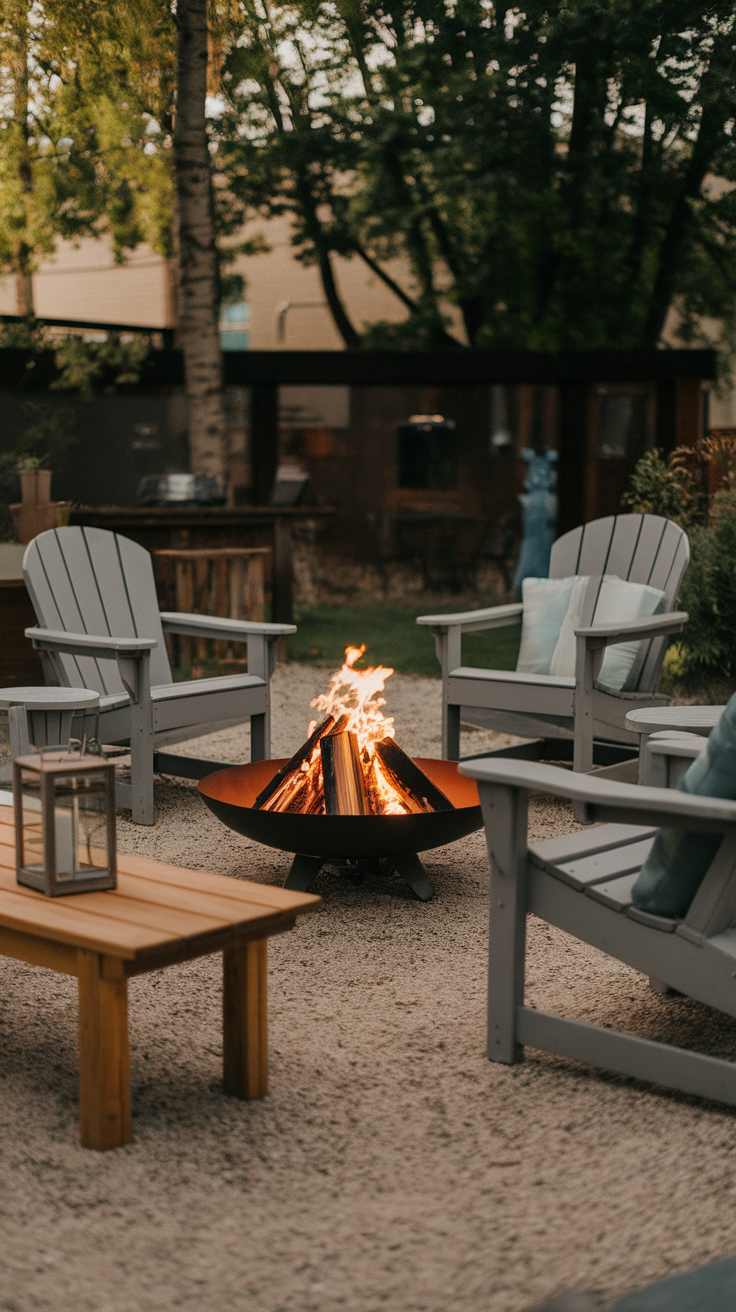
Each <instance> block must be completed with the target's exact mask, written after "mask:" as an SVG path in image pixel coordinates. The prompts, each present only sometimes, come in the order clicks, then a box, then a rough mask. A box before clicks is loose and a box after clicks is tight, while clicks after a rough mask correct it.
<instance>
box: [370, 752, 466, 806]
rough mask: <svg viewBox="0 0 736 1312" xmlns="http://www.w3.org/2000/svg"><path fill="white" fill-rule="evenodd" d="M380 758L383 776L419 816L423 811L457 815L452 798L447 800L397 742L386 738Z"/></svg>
mask: <svg viewBox="0 0 736 1312" xmlns="http://www.w3.org/2000/svg"><path fill="white" fill-rule="evenodd" d="M376 756H377V757H378V760H379V762H380V765H381V771H382V773H383V774H384V775H385V777H386V779H387V780H388V782H389V783H390V784H391V786H392V788H394V789H395V790H396V792H397V793H398V794H399V798H400V800H401V801H402V802H404V804H405V805H408V806H409V807H410V809H411V811H412V812H413V813H414V814H415V815H416V814H418V813H419V812H421V811H454V809H455V808H454V806H453V804H452V802H451V801H450V799H449V797H445V794H444V793H443V792H442V790H441V789H440V788H438V787H437V785H436V784H434V783H432V780H431V779H430V778H429V775H426V774H425V773H424V771H423V770H422V769H421V768H420V767H419V766H418V765H417V764H416V762H415V761H412V759H411V757H410V756H407V754H406V752H403V751H402V750H401V748H400V747H399V745H398V743H396V742H394V739H393V738H382V739H381V741H380V742H378V743H376Z"/></svg>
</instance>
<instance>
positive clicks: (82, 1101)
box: [77, 948, 133, 1150]
mask: <svg viewBox="0 0 736 1312" xmlns="http://www.w3.org/2000/svg"><path fill="white" fill-rule="evenodd" d="M77 976H78V979H79V1129H80V1138H81V1142H82V1147H83V1148H97V1149H99V1150H104V1149H106V1148H120V1147H121V1146H122V1145H123V1144H124V1143H130V1140H131V1139H132V1137H133V1136H132V1130H131V1123H130V1055H129V1049H128V981H127V979H126V977H125V973H124V969H123V963H122V961H120V959H119V958H117V957H101V956H100V954H99V953H98V952H88V951H86V950H85V949H83V948H79V949H77Z"/></svg>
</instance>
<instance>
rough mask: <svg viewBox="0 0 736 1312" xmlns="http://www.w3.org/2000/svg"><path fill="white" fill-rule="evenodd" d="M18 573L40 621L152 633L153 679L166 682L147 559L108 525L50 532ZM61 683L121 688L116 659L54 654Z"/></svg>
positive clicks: (107, 690)
mask: <svg viewBox="0 0 736 1312" xmlns="http://www.w3.org/2000/svg"><path fill="white" fill-rule="evenodd" d="M23 575H24V578H25V581H26V587H27V588H28V592H29V594H30V597H31V601H32V602H33V608H34V610H35V612H36V617H37V619H38V623H39V626H40V627H41V628H44V629H61V630H63V631H64V632H66V633H89V634H91V635H94V636H96V637H107V636H108V635H109V636H110V637H113V638H155V639H156V642H157V644H158V645H157V646H156V647H154V649H153V651H152V652H151V683H152V684H154V685H156V684H166V683H171V667H170V666H169V658H168V656H167V653H166V645H165V642H164V635H163V629H162V627H161V616H160V613H159V607H158V599H157V596H156V583H155V580H154V577H153V566H152V563H151V556H150V554H149V552H147V551H146V550H145V548H143V547H140V546H138V544H137V543H136V542H131V540H130V539H129V538H124V537H119V536H118V534H117V533H111V532H109V531H108V530H107V529H100V528H82V527H76V526H70V527H68V528H57V529H50V530H49V531H48V532H47V533H40V534H39V535H38V537H36V538H34V539H33V541H32V542H30V543H29V544H28V547H27V549H26V552H25V555H24V557H23ZM56 660H57V661H58V663H59V665H60V666H61V669H62V671H63V675H64V681H65V683H66V684H67V685H68V686H69V687H72V688H79V687H82V688H90V689H92V690H93V691H95V692H99V693H101V694H102V695H105V694H114V693H124V692H125V689H124V687H123V684H122V681H121V678H120V675H119V673H118V667H117V662H116V661H115V660H114V659H113V660H110V659H105V660H103V659H100V658H98V657H92V656H57V657H56Z"/></svg>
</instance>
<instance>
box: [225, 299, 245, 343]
mask: <svg viewBox="0 0 736 1312" xmlns="http://www.w3.org/2000/svg"><path fill="white" fill-rule="evenodd" d="M249 323H250V306H249V305H246V303H245V301H237V302H235V303H233V304H229V305H222V306H220V342H221V344H222V349H223V351H247V350H248V347H249V344H250V333H249V332H248V324H249Z"/></svg>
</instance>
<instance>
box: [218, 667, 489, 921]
mask: <svg viewBox="0 0 736 1312" xmlns="http://www.w3.org/2000/svg"><path fill="white" fill-rule="evenodd" d="M363 650H364V648H348V649H347V652H346V662H345V664H344V665H343V667H342V669H341V670H340V671H339V672H338V673H337V674H335V675H334V676H333V678H332V682H331V686H330V690H329V692H328V693H326V694H324V695H323V696H322V697H318V698H317V699H316V701H314V702H312V706H316V707H317V709H318V710H319V711H322V712H324V713H325V717H324V719H322V720H321V721H320V723H318V724H315V723H312V725H310V736H309V738H308V739H307V741H306V743H304V745H303V746H302V747H301V748H300V749H299V751H298V752H296V753H295V755H294V756H293V757H291V758H290V759H289V760H278V761H276V760H271V761H255V762H252V763H251V764H250V765H238V766H233V767H231V768H230V769H227V770H218V771H217V772H216V773H214V774H211V775H208V776H207V778H206V779H202V780H200V782H199V784H198V787H199V791H200V793H201V794H202V797H203V798H204V801H205V802H206V804H207V806H208V807H209V808H210V810H211V811H212V812H213V813H214V814H215V815H216V816H217V817H218V819H219V820H221V821H222V822H223V823H224V824H226V825H227V826H228V827H229V828H230V829H234V830H235V831H236V833H239V834H243V835H245V837H246V838H253V839H255V840H256V841H257V842H260V843H265V844H266V845H267V846H269V847H275V848H278V849H280V850H281V851H286V852H294V853H295V857H294V862H293V865H292V867H291V870H290V872H289V877H288V879H287V880H286V884H285V887H286V888H289V889H295V890H301V891H306V890H307V889H308V888H309V886H310V884H311V883H312V881H313V880H314V879H315V877H316V876H317V874H318V873H319V871H320V869H321V868H322V866H323V865H324V864H325V863H329V864H330V865H335V866H337V868H338V869H339V870H340V871H341V873H343V874H345V875H346V876H347V877H348V878H349V879H351V880H352V881H353V882H356V883H358V882H360V881H361V880H362V877H363V875H364V874H366V873H368V872H369V871H381V872H386V873H388V871H389V870H390V869H393V870H395V871H396V873H397V874H399V875H401V876H402V878H404V879H405V880H406V882H407V883H408V884H409V885H410V887H411V888H412V889H413V890H414V892H415V893H416V895H417V897H419V898H420V899H421V900H422V901H427V900H428V899H429V898H430V897H431V896H432V893H433V889H432V885H431V883H430V881H429V879H428V878H427V876H426V874H425V872H424V869H423V867H422V864H421V862H420V860H419V857H418V855H417V853H418V852H425V851H427V850H428V849H430V848H434V847H441V846H443V845H444V844H445V843H451V842H454V841H455V840H456V839H458V838H463V837H464V836H465V835H466V834H470V833H472V832H473V831H474V830H476V829H480V828H481V827H482V824H483V820H482V817H481V810H480V804H479V801H478V792H477V788H476V786H475V783H474V782H473V780H472V779H468V778H466V777H465V776H464V775H460V774H458V771H457V766H456V764H455V762H454V761H438V760H428V759H424V758H421V759H417V760H414V761H412V760H411V759H410V758H409V757H407V756H406V755H405V754H404V753H403V752H402V751H401V748H400V747H399V746H398V745H397V744H396V743H395V742H394V734H393V720H391V719H388V718H387V717H386V716H384V715H383V714H382V712H381V707H382V706H384V705H385V704H386V703H385V699H383V698H381V697H380V693H381V692H382V691H383V686H384V683H385V680H386V679H387V678H388V677H389V676H390V675H391V674H392V673H393V671H392V670H390V669H384V668H382V667H380V666H379V667H377V669H369V670H364V671H359V670H355V669H354V668H353V666H354V665H355V662H356V661H357V659H358V658H359V657H360V656H361V655H362V653H363Z"/></svg>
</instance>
